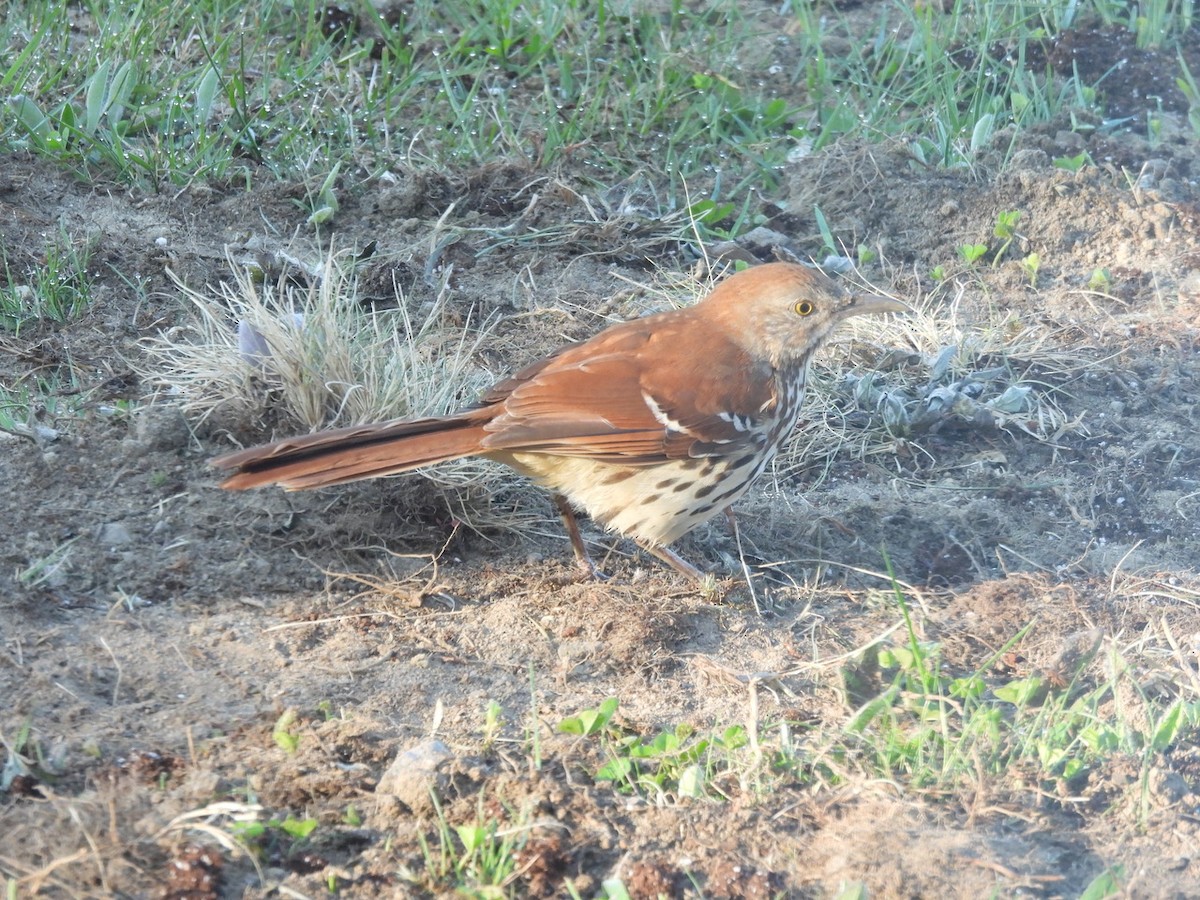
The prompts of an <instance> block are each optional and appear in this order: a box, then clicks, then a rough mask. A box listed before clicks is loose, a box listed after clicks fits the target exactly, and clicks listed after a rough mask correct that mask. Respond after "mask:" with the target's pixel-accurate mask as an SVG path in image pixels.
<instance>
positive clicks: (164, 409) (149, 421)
mask: <svg viewBox="0 0 1200 900" xmlns="http://www.w3.org/2000/svg"><path fill="white" fill-rule="evenodd" d="M134 434H135V435H136V436H137V440H138V442H139V443H140V444H142V445H143V446H145V447H146V448H148V449H150V450H180V449H182V448H184V447H186V446H187V445H188V443H189V442H190V441H191V439H192V429H191V428H189V427H188V423H187V419H185V418H184V417H183V413H182V412H181V411H180V409H179V407H178V406H175V405H174V404H168V403H156V404H151V405H150V406H146V407H143V408H142V409H140V410H138V413H137V418H136V420H135V423H134Z"/></svg>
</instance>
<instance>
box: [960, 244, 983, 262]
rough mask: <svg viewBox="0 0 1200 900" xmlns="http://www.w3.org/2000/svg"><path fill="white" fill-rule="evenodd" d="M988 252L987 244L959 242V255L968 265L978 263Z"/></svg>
mask: <svg viewBox="0 0 1200 900" xmlns="http://www.w3.org/2000/svg"><path fill="white" fill-rule="evenodd" d="M987 252H988V248H987V244H959V246H958V256H959V259H961V260H962V261H963V262H965V263H966V264H967V265H968V266H973V265H975V263H977V262H978V261H979V260H980V259H981V258H982V257H983V255H984V254H985V253H987Z"/></svg>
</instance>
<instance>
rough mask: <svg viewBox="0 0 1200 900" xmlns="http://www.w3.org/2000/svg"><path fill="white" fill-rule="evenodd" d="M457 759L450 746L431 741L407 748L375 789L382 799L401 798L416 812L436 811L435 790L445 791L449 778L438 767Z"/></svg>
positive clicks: (436, 791)
mask: <svg viewBox="0 0 1200 900" xmlns="http://www.w3.org/2000/svg"><path fill="white" fill-rule="evenodd" d="M453 758H454V755H453V754H452V753H451V752H450V748H449V747H447V746H446V745H445V744H443V743H442V742H441V741H438V740H428V741H425V742H424V743H421V744H417V745H416V746H415V747H410V748H409V749H407V750H405V751H404V752H403V753H401V754H400V755H399V756H397V757H396V758H395V759H394V760H392V764H391V765H390V766H388V768H387V771H386V772H384V773H383V775H382V776H381V777H380V779H379V784H378V785H377V786H376V788H375V796H376V798H377V799H379V800H386V799H388V798H392V799H396V800H399V801H400V802H401V803H403V804H404V805H405V806H407V807H408V808H409V809H411V810H412V811H413V812H414V813H430V812H433V799H432V796H431V792H433V793H436V794H439V795H441V794H443V793H445V788H446V781H447V777H446V775H445V774H443V773H441V772H439V771H438V770H439V769H440V768H441V767H443V766H444V765H445V764H446V763H447V762H449V761H450V760H451V759H453Z"/></svg>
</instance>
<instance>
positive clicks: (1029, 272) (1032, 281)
mask: <svg viewBox="0 0 1200 900" xmlns="http://www.w3.org/2000/svg"><path fill="white" fill-rule="evenodd" d="M1020 264H1021V271H1022V272H1024V273H1025V277H1026V278H1028V279H1029V285H1030V287H1037V276H1038V269H1039V268H1040V267H1041V264H1042V259H1041V257H1040V256H1038V255H1037V254H1036V253H1030V254H1029V255H1028V256H1026V257H1024V258H1023V259H1022V260H1021V263H1020Z"/></svg>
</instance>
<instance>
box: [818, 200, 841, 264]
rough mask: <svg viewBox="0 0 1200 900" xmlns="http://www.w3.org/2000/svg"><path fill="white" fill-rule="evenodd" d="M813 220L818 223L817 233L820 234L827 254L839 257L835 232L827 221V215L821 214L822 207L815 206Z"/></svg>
mask: <svg viewBox="0 0 1200 900" xmlns="http://www.w3.org/2000/svg"><path fill="white" fill-rule="evenodd" d="M813 219H815V220H816V223H817V231H818V232H820V235H821V242H822V244H823V249H824V251H825V253H826V254H829V255H833V256H837V255H838V253H839V251H838V246H837V242H836V241H835V240H834V239H833V232H832V231H831V230H830V228H829V223H828V222H827V221H825V213H823V212H821V207H819V206H813Z"/></svg>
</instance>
